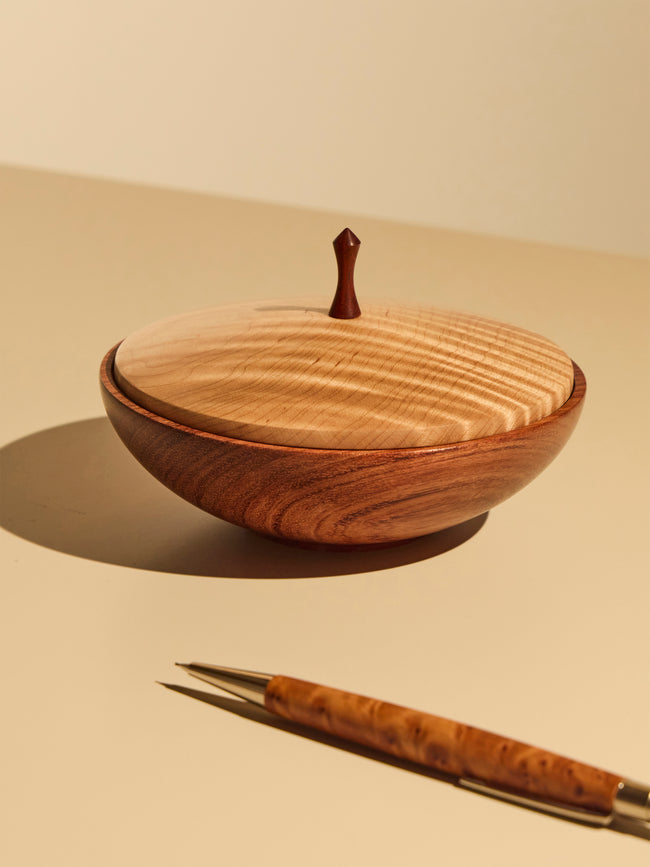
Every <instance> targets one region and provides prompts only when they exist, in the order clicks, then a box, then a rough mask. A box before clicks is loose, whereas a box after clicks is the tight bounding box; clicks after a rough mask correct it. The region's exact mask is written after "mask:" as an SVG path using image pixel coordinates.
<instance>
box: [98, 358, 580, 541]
mask: <svg viewBox="0 0 650 867" xmlns="http://www.w3.org/2000/svg"><path fill="white" fill-rule="evenodd" d="M116 351H117V346H116V347H114V348H113V349H111V351H110V352H109V353H108V354H107V355H106V357H105V358H104V360H103V362H102V365H101V386H102V397H103V400H104V405H105V407H106V412H107V414H108V417H109V419H110V421H111V423H112V425H113V427H114V428H115V430H116V431H117V433H118V435H119V437H120V439H121V440H122V442H123V443H124V444H125V446H126V447H127V448H128V449H129V451H130V452H131V453H132V454H133V455H134V456H135V457H136V458H137V460H138V461H139V462H140V463H141V464H142V465H143V466H144V467H145V468H146V469H147V470H148V471H149V472H150V473H151V474H152V475H153V476H155V477H156V478H157V479H158V480H159V481H161V482H162V483H163V484H164V485H166V486H167V487H168V488H170V489H171V490H172V491H174V493H176V494H178V495H179V496H181V497H183V498H184V499H185V500H188V501H189V502H190V503H193V504H194V505H195V506H198V507H199V508H200V509H203V510H204V511H206V512H209V513H210V514H212V515H216V516H217V517H218V518H222V519H223V520H225V521H229V522H230V523H232V524H238V525H239V526H242V527H248V528H249V529H251V530H255V531H256V532H258V533H262V534H264V535H267V536H273V537H276V538H278V539H282V540H283V541H287V542H297V543H302V544H312V545H328V546H332V547H346V546H369V545H386V544H391V543H397V542H402V541H405V540H408V539H413V538H416V537H418V536H424V535H427V534H429V533H434V532H436V531H438V530H442V529H445V528H448V527H451V526H453V525H455V524H459V523H461V522H463V521H467V520H469V519H470V518H474V517H476V516H477V515H481V514H483V513H484V512H487V511H488V510H489V509H491V508H492V507H493V506H496V505H497V504H498V503H501V502H503V500H506V499H507V498H508V497H510V496H512V495H513V494H514V493H516V492H517V491H519V490H520V489H521V488H523V487H524V486H525V485H527V484H528V482H530V481H532V479H534V478H535V476H537V475H538V474H539V473H540V472H541V471H542V470H543V469H544V468H545V467H546V466H548V464H549V463H550V462H551V461H552V460H553V458H555V456H556V455H557V454H558V453H559V452H560V450H561V449H562V447H563V446H564V444H565V443H566V441H567V440H568V438H569V436H570V435H571V432H572V431H573V428H574V427H575V425H576V422H577V421H578V417H579V415H580V411H581V409H582V403H583V399H584V396H585V392H586V388H587V385H586V381H585V377H584V374H583V373H582V371H581V370H580V368H579V367H578V366H577V365H576V364H575V363H574V371H575V381H574V388H573V392H572V394H571V396H570V397H569V399H568V400H567V401H566V403H565V404H564V405H563V406H561V407H560V408H559V409H558V410H556V411H555V412H553V413H552V414H551V415H548V416H546V417H545V418H543V419H541V420H540V421H537V422H534V423H533V424H530V425H526V426H525V427H520V428H517V429H516V430H513V431H510V432H508V433H501V434H496V435H494V436H488V437H482V438H480V439H474V440H469V441H468V442H460V443H450V444H448V445H441V446H433V447H425V448H404V449H377V450H365V451H364V450H353V449H350V450H344V449H310V448H293V447H290V446H278V445H266V444H264V443H255V442H246V441H244V440H236V439H229V438H228V437H224V436H218V435H217V434H213V433H205V432H203V431H200V430H195V429H193V428H190V427H186V426H184V425H182V424H177V423H176V422H173V421H170V420H168V419H166V418H162V417H161V416H158V415H156V414H155V413H152V412H149V411H148V410H146V409H143V408H142V407H141V406H138V405H137V404H136V403H134V402H133V401H132V400H130V399H129V398H128V397H127V396H126V395H125V394H124V393H123V392H122V391H121V390H120V389H119V388H118V387H117V385H116V383H115V379H114V376H113V360H114V357H115V353H116Z"/></svg>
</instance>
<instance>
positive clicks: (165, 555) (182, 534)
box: [0, 418, 487, 578]
mask: <svg viewBox="0 0 650 867" xmlns="http://www.w3.org/2000/svg"><path fill="white" fill-rule="evenodd" d="M0 477H1V478H2V499H1V504H0V523H1V525H2V526H3V527H4V528H5V529H7V530H8V531H9V532H11V533H13V534H15V535H17V536H20V537H22V538H24V539H27V540H28V541H30V542H33V543H34V544H37V545H42V546H44V547H47V548H51V549H53V550H56V551H61V552H63V553H66V554H69V555H72V556H75V557H83V558H86V559H88V560H95V561H100V562H104V563H110V564H114V565H118V566H125V567H129V568H134V569H147V570H152V571H157V572H167V573H177V574H181V575H197V576H206V577H221V578H316V577H323V576H336V575H347V574H355V573H363V572H374V571H379V570H383V569H391V568H395V567H398V566H403V565H405V564H408V563H412V562H417V561H420V560H426V559H428V558H431V557H435V556H438V555H439V554H443V553H445V552H447V551H450V550H451V549H452V548H455V547H456V546H458V545H461V544H463V543H464V542H466V541H467V540H468V539H470V538H471V537H472V536H473V535H474V534H475V533H477V532H478V530H479V529H480V528H481V527H482V526H483V524H484V523H485V520H486V518H487V515H480V516H478V517H477V518H474V519H472V520H471V521H467V522H466V523H464V524H462V525H460V526H457V527H452V528H450V529H449V530H445V531H443V532H441V533H435V534H433V535H431V536H428V537H424V538H422V539H418V540H416V541H414V542H411V543H409V544H406V545H402V546H399V547H396V548H391V549H384V550H376V551H365V552H364V551H340V552H339V551H313V550H303V549H301V548H295V547H291V546H286V545H283V544H280V543H277V542H274V541H272V540H270V539H266V538H263V537H261V536H258V535H256V534H255V533H252V532H249V531H248V530H244V529H242V528H241V527H236V526H234V525H232V524H228V523H226V522H224V521H221V520H219V519H217V518H214V517H212V516H210V515H208V514H206V513H204V512H201V511H199V510H198V509H196V508H194V507H193V506H191V505H189V504H188V503H186V502H185V501H183V500H182V499H180V498H179V497H177V496H176V495H175V494H173V493H171V492H170V491H168V490H166V489H165V488H164V487H162V486H161V485H160V484H159V483H158V482H157V481H156V480H155V479H154V478H153V477H152V476H150V475H149V474H148V473H147V472H145V470H144V469H143V468H142V467H141V466H139V464H138V463H137V462H136V461H135V460H134V458H133V457H131V455H130V454H129V453H128V452H127V451H126V449H125V448H124V447H123V446H122V444H121V443H120V441H119V439H118V438H117V437H116V436H115V433H114V431H113V430H112V428H111V426H110V424H109V422H108V420H107V419H105V418H93V419H87V420H84V421H77V422H72V423H70V424H65V425H61V426H59V427H54V428H50V429H48V430H44V431H39V432H37V433H33V434H31V435H29V436H26V437H24V438H22V439H19V440H16V441H15V442H12V443H10V444H8V445H7V446H5V447H4V448H3V449H1V450H0Z"/></svg>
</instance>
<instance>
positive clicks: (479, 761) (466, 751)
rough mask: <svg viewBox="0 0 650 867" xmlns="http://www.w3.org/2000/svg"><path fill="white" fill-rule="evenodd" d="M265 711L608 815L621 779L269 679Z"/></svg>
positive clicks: (401, 710)
mask: <svg viewBox="0 0 650 867" xmlns="http://www.w3.org/2000/svg"><path fill="white" fill-rule="evenodd" d="M265 704H266V707H267V709H268V710H270V711H272V712H273V713H276V714H279V715H280V716H283V717H285V718H286V719H290V720H293V721H294V722H298V723H303V724H304V725H308V726H311V727H313V728H317V729H320V730H321V731H324V732H329V733H330V734H333V735H337V736H338V737H342V738H345V739H346V740H349V741H354V742H355V743H359V744H363V745H365V746H368V747H373V748H375V749H378V750H382V751H383V752H386V753H390V754H391V755H394V756H398V757H399V758H401V759H407V760H409V761H413V762H417V763H419V764H421V765H425V766H426V767H429V768H432V769H433V770H435V771H438V772H440V773H444V774H450V775H452V776H454V777H463V778H470V779H474V780H480V781H482V782H485V783H487V784H488V785H491V786H494V787H496V788H499V789H507V790H509V791H511V792H515V793H518V794H521V795H524V796H526V797H530V798H537V799H540V800H543V801H553V802H555V803H558V804H563V805H566V806H569V807H578V808H581V809H584V810H590V811H593V812H597V813H602V814H608V813H609V812H610V811H611V809H612V804H613V801H614V796H615V795H616V791H617V788H618V784H619V783H620V782H621V777H619V776H615V775H614V774H610V773H608V772H606V771H601V770H599V769H598V768H593V767H591V766H589V765H585V764H582V763H580V762H576V761H573V760H572V759H567V758H565V757H563V756H559V755H556V754H554V753H550V752H547V751H546V750H542V749H539V748H538V747H533V746H529V745H528V744H524V743H520V742H519V741H514V740H512V739H510V738H505V737H501V736H500V735H495V734H492V733H491V732H486V731H483V730H481V729H477V728H473V727H472V726H468V725H464V724H462V723H458V722H452V721H451V720H448V719H444V718H442V717H437V716H433V715H431V714H426V713H422V712H421V711H416V710H411V709H409V708H405V707H400V706H399V705H394V704H389V703H388V702H383V701H378V700H377V699H372V698H366V697H364V696H360V695H354V694H353V693H348V692H343V691H342V690H338V689H331V688H329V687H325V686H319V685H317V684H313V683H307V682H305V681H302V680H297V679H295V678H290V677H285V676H283V675H276V676H275V677H274V678H273V679H272V680H271V682H270V683H269V685H268V686H267V688H266V693H265Z"/></svg>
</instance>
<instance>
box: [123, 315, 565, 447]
mask: <svg viewBox="0 0 650 867" xmlns="http://www.w3.org/2000/svg"><path fill="white" fill-rule="evenodd" d="M116 378H117V382H118V384H119V386H120V388H121V390H122V391H123V392H124V393H125V394H127V395H128V396H129V397H130V398H131V399H132V400H134V401H135V402H136V403H137V404H139V405H140V406H144V407H145V408H147V409H149V410H151V411H152V412H154V413H156V414H157V415H160V416H163V417H165V418H170V419H171V420H172V421H176V422H179V423H180V424H184V425H188V426H189V427H192V428H195V429H199V430H205V431H209V432H211V433H217V434H220V435H222V436H227V437H233V438H237V439H243V440H247V441H249V442H262V443H272V444H276V445H288V446H298V447H303V448H323V449H327V448H333V449H386V448H413V447H423V446H432V445H441V444H445V443H455V442H467V441H469V440H472V439H478V438H479V437H486V436H492V435H494V434H498V433H504V432H507V431H511V430H515V429H516V428H520V427H522V426H524V425H528V424H531V423H533V422H535V421H538V420H540V419H542V418H544V417H545V416H548V415H551V414H552V413H553V412H554V411H555V410H556V409H558V408H559V407H561V406H562V405H563V404H564V403H565V402H566V400H567V398H568V397H569V395H570V394H571V389H572V388H573V368H572V365H571V360H570V359H569V357H568V356H567V355H566V354H565V353H564V352H563V351H562V350H561V349H559V348H558V347H557V346H556V345H555V344H553V343H552V342H551V341H550V340H547V339H546V338H544V337H540V336H538V335H535V334H532V333H530V332H527V331H524V330H523V329H520V328H517V327H515V326H512V325H504V324H503V323H499V322H494V321H492V320H489V319H485V318H483V317H479V316H467V315H462V314H458V313H452V312H449V311H443V310H435V309H432V308H410V307H399V306H393V305H390V306H388V305H382V304H370V303H368V304H364V307H363V313H362V315H361V316H359V317H358V318H356V319H334V318H332V317H330V316H328V315H327V310H326V309H324V308H322V307H320V306H319V302H318V301H314V300H313V299H308V300H306V301H302V302H299V303H298V302H292V303H289V304H287V303H284V304H283V303H268V304H264V305H260V304H247V305H233V306H231V307H221V308H212V309H209V310H203V311H198V312H193V313H188V314H186V315H183V316H178V317H175V318H173V319H169V320H166V321H164V322H159V323H155V324H153V325H150V326H148V327H147V328H144V329H142V330H141V331H138V332H136V333H135V334H133V335H131V336H130V337H128V338H127V339H126V340H125V341H124V342H123V343H122V345H121V346H120V348H119V350H118V353H117V358H116Z"/></svg>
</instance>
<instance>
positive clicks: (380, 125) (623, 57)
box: [0, 0, 650, 256]
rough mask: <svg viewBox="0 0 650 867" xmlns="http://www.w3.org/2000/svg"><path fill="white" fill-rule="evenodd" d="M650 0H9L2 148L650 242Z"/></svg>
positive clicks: (432, 217)
mask: <svg viewBox="0 0 650 867" xmlns="http://www.w3.org/2000/svg"><path fill="white" fill-rule="evenodd" d="M649 34H650V0H455V2H435V0H434V2H423V0H401V2H400V3H397V2H396V0H391V2H388V0H346V2H342V0H327V2H326V3H319V4H316V3H313V2H311V3H310V2H309V0H273V2H264V0H240V2H238V3H236V4H235V3H226V2H224V0H184V2H183V3H181V2H179V0H112V2H111V3H104V2H92V0H91V2H89V0H59V2H57V3H56V4H53V3H50V2H49V0H14V2H8V3H6V4H3V6H2V9H1V10H0V49H1V50H0V109H1V112H2V115H1V116H2V135H0V161H2V162H5V163H8V164H13V165H21V166H26V167H30V168H41V169H46V170H53V171H60V172H66V173H73V174H82V175H90V176H98V177H104V178H112V179H116V180H125V181H132V182H136V183H145V184H153V185H159V186H167V187H177V188H180V189H186V190H193V191H199V192H205V193H212V194H219V195H225V196H230V197H237V198H244V199H256V200H261V201H267V202H273V203H280V204H289V205H299V206H304V207H310V208H318V209H325V210H334V211H344V212H348V213H351V214H352V213H354V214H361V215H366V216H371V217H380V218H384V219H392V220H397V221H402V222H411V223H419V224H424V225H429V226H440V227H442V228H449V229H459V230H462V231H469V232H479V233H486V234H493V235H503V236H508V237H511V238H519V239H524V240H532V241H539V242H543V243H551V244H560V245H567V246H574V247H584V248H591V249H596V250H600V251H603V252H610V253H617V254H623V255H636V256H638V255H640V256H643V255H648V254H649V253H650V170H649V167H648V163H649V161H648V154H649V153H650V110H649V107H648V94H649V93H650V88H648V84H649V78H650V65H649V60H648V58H649V56H650V51H649V48H650V35H649Z"/></svg>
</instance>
